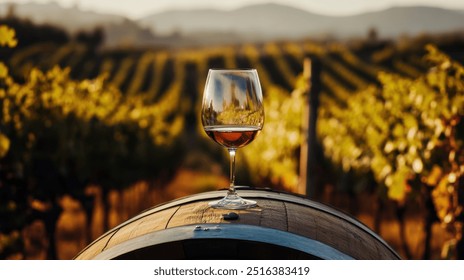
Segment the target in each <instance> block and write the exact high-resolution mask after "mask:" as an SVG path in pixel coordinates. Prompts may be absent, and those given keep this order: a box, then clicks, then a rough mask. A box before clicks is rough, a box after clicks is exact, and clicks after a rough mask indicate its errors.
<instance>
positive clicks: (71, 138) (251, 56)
mask: <svg viewBox="0 0 464 280" xmlns="http://www.w3.org/2000/svg"><path fill="white" fill-rule="evenodd" d="M23 36H24V34H19V31H18V34H17V37H18V38H19V40H18V41H19V42H18V44H17V46H16V47H14V48H8V47H3V48H2V50H1V52H0V56H1V57H0V61H3V62H4V63H5V67H6V68H7V69H8V70H7V72H8V74H7V75H3V77H2V81H1V87H2V91H1V92H0V94H1V95H0V98H1V100H0V104H1V105H2V108H3V109H2V110H3V112H2V114H3V116H2V122H1V123H0V136H1V137H2V138H0V146H2V145H3V146H4V147H8V148H7V149H5V150H6V151H5V152H3V151H2V150H0V156H3V158H2V159H1V162H2V164H1V171H2V175H1V177H0V180H1V187H0V192H1V193H2V197H1V199H0V202H1V205H2V206H1V207H2V208H0V217H1V219H2V225H1V228H0V232H1V236H0V237H1V243H0V256H1V257H2V258H7V257H9V255H12V254H14V253H16V252H17V251H20V250H21V248H22V247H21V246H22V245H21V244H20V243H21V242H20V239H21V238H20V237H19V234H18V229H20V228H21V227H22V226H24V225H25V224H28V223H30V221H31V220H33V219H34V218H36V217H41V218H43V219H45V220H47V219H48V220H51V222H50V225H49V228H53V226H56V219H57V218H56V216H57V215H58V214H59V211H60V210H59V209H58V208H59V206H58V205H57V204H56V203H55V201H56V200H57V197H58V196H60V195H64V194H70V195H72V196H73V197H75V198H77V199H78V200H79V201H81V203H82V204H83V205H86V207H87V208H86V209H88V210H87V211H88V212H87V213H92V212H91V211H92V203H93V201H94V200H93V199H94V198H93V197H92V196H91V195H89V194H88V193H86V192H85V187H86V186H88V185H92V184H95V185H99V186H102V189H103V192H104V195H105V196H106V195H107V194H108V193H109V191H110V190H123V189H127V188H129V187H130V186H132V185H134V184H136V183H137V182H140V181H143V180H146V181H148V182H150V188H158V189H159V188H163V185H166V184H168V182H170V180H171V179H172V178H173V176H175V174H176V172H177V171H178V170H179V169H182V168H184V169H189V170H207V171H208V170H209V167H208V165H212V164H213V163H216V164H218V163H219V165H220V166H222V167H223V171H224V172H226V170H227V158H226V155H225V154H224V151H223V149H221V148H220V147H217V146H216V145H215V144H214V143H212V141H210V140H209V139H207V138H206V136H205V134H204V133H203V131H202V128H201V125H200V123H199V119H198V116H199V111H200V102H201V97H202V92H203V86H204V83H205V79H206V76H207V71H208V69H209V68H256V69H257V70H258V73H259V77H260V81H261V84H262V87H263V92H264V99H265V106H266V122H265V127H264V130H263V132H262V133H261V134H260V136H258V137H257V139H256V140H255V142H254V143H253V144H251V145H250V146H249V147H247V148H246V149H243V151H241V153H240V154H239V158H238V160H239V161H241V162H240V164H239V166H241V170H239V172H240V173H239V174H238V177H239V178H240V179H238V180H240V181H241V183H242V182H243V183H248V184H252V185H255V186H262V187H270V188H273V189H281V190H286V191H292V192H295V191H296V188H297V185H298V181H299V152H300V145H301V142H302V141H303V139H304V137H303V136H302V132H301V125H302V124H301V123H302V115H303V110H304V107H305V106H306V104H307V102H308V101H307V96H306V91H305V90H304V88H305V87H306V81H305V80H304V78H303V75H302V73H303V61H304V59H305V58H308V57H309V58H311V59H313V60H317V61H319V62H320V64H321V65H322V70H321V73H320V77H319V78H320V82H321V91H320V92H319V95H318V101H319V112H318V119H319V120H318V124H319V129H318V149H319V153H318V154H317V155H315V156H316V157H317V161H318V162H319V164H318V170H319V173H318V174H317V182H318V190H319V191H318V194H317V198H318V199H319V200H321V201H325V202H327V203H333V204H335V205H337V206H339V207H341V208H345V209H346V210H347V211H351V212H354V213H353V214H357V213H356V209H353V207H352V204H346V203H344V202H343V199H342V200H340V197H344V195H345V196H346V195H347V196H349V197H354V196H358V199H359V197H360V196H362V195H366V193H367V195H368V196H369V197H368V199H374V200H375V201H376V202H377V203H378V205H384V206H385V205H391V204H392V203H393V204H394V205H395V208H394V209H396V214H397V215H396V217H398V219H399V220H400V222H401V221H402V220H401V219H404V211H406V210H407V208H406V207H405V205H406V204H405V203H404V201H406V200H405V198H404V196H402V195H403V193H405V191H400V192H401V194H398V191H397V192H396V193H395V192H393V193H391V192H389V191H388V188H385V186H387V187H388V182H387V183H386V184H384V185H382V187H380V186H378V187H377V185H379V180H376V179H378V178H377V177H376V175H378V174H375V172H374V174H372V172H364V173H363V172H358V171H359V170H361V171H362V170H365V169H366V167H365V166H366V162H362V160H365V161H367V165H369V163H370V161H369V159H368V157H361V156H359V155H358V154H359V153H361V152H359V151H358V150H357V149H356V148H353V147H351V146H356V145H355V144H356V143H355V144H353V145H351V146H350V147H351V148H350V150H349V151H343V150H342V149H340V150H336V149H333V148H332V149H331V147H333V146H334V145H335V146H336V144H334V141H344V140H340V139H337V138H336V137H335V136H334V135H333V134H336V133H334V132H333V131H330V130H335V131H336V130H337V129H340V131H338V133H339V134H340V135H342V134H343V131H345V133H346V130H347V129H353V130H355V129H358V130H359V128H353V127H349V125H346V127H348V128H346V127H345V128H343V127H341V126H338V127H337V126H336V125H335V124H334V117H337V116H338V117H342V118H345V119H349V118H354V117H362V114H358V115H356V114H352V115H350V114H349V113H348V114H347V113H346V111H344V110H346V109H347V108H352V110H353V111H356V110H357V109H356V108H357V107H353V106H355V105H353V103H354V102H356V101H353V100H359V102H360V103H356V104H358V105H356V106H361V107H362V105H363V102H368V100H363V99H362V98H361V97H359V96H360V95H363V94H364V95H363V96H367V95H372V96H375V94H376V93H375V90H374V89H377V88H379V87H382V86H384V85H390V84H391V83H397V84H398V85H400V84H401V82H402V81H397V82H394V81H391V80H388V79H389V78H388V77H387V78H386V77H385V75H388V74H394V75H398V76H400V77H402V79H409V80H414V79H418V78H420V77H421V76H423V75H426V74H427V73H428V72H429V69H430V67H431V66H430V64H429V62H428V61H427V60H426V59H424V57H425V56H426V55H427V53H428V52H427V49H426V46H427V45H428V44H430V43H433V44H434V45H435V46H436V47H437V48H438V49H439V50H441V51H443V52H444V53H446V54H447V55H449V56H450V57H451V58H452V59H453V61H457V62H459V61H461V62H462V61H464V53H463V51H462V50H463V49H464V48H463V46H464V38H460V37H457V36H454V35H442V36H430V37H428V36H423V37H420V38H410V39H404V41H401V42H399V41H390V40H379V39H372V38H371V39H359V40H353V41H349V42H338V41H315V40H302V41H291V42H290V41H281V42H264V43H248V44H240V45H228V46H213V47H210V48H191V49H175V50H172V49H163V48H161V47H160V48H157V49H128V48H126V49H124V48H121V49H108V50H105V49H99V48H98V46H95V45H91V44H86V43H82V42H75V41H73V40H68V41H67V42H60V43H56V42H53V41H51V40H50V41H44V42H34V43H30V44H28V45H26V46H22V45H21V40H20V38H21V37H23ZM453 71H455V72H459V71H462V68H456V69H454V70H453ZM390 79H392V78H390ZM460 79H461V80H459V78H458V81H457V82H456V83H459V82H461V83H462V76H460ZM399 87H400V86H399ZM437 87H438V86H437ZM361 93H363V94H361ZM455 94H456V95H457V96H458V99H457V101H453V102H455V106H459V105H460V104H461V105H462V94H463V93H462V89H460V91H458V92H457V93H455ZM380 98H384V97H380ZM459 98H460V99H459ZM459 102H461V103H459ZM364 104H368V103H364ZM353 108H354V109H353ZM405 108H406V109H405V110H410V109H411V107H405ZM408 108H409V109H408ZM458 108H459V107H458ZM398 109H399V107H398ZM379 110H380V109H379ZM453 114H455V115H456V114H457V116H461V117H462V108H460V109H459V110H457V111H456V112H454V113H453ZM459 114H461V115H459ZM371 117H372V116H371ZM373 118H374V117H373ZM380 122H381V121H379V123H380ZM458 122H459V121H458ZM353 123H356V122H355V121H354V120H353ZM359 125H362V124H359ZM381 125H383V124H379V126H381ZM455 126H456V127H457V125H455ZM460 127H462V121H461V124H460ZM343 129H344V130H343ZM461 130H462V129H461V128H459V131H458V133H462V132H460V131H461ZM348 131H349V130H348ZM336 132H337V131H336ZM348 134H349V132H348ZM456 137H457V139H459V137H460V136H459V135H458V136H456ZM5 139H8V140H5ZM334 139H335V140H334ZM355 140H356V139H355ZM355 140H353V141H355ZM358 140H359V139H358ZM331 141H332V142H331ZM382 141H383V140H382ZM460 141H461V142H459V141H458V143H457V144H456V143H454V144H455V145H462V138H461V140H460ZM2 142H3V143H8V145H6V144H2ZM348 146H349V145H348ZM457 147H459V146H457ZM2 149H3V148H2ZM393 149H394V148H392V150H393ZM353 153H355V154H356V153H358V154H356V155H353V158H354V159H353V160H352V161H351V162H346V161H344V160H343V159H344V158H345V159H346V158H349V156H347V154H349V155H351V154H353ZM461 153H462V152H461ZM459 156H462V155H459V149H458V155H456V158H457V159H456V162H458V163H459V160H461V163H462V159H459ZM416 167H417V161H416ZM461 168H462V167H461ZM458 169H459V167H458ZM374 171H375V170H374ZM442 172H445V171H444V170H442ZM366 174H367V175H366ZM379 176H380V175H379ZM380 177H381V176H380ZM31 178H33V179H31ZM58 178H59V179H58ZM461 184H462V182H461ZM458 186H459V185H458ZM460 187H462V186H460ZM213 188H217V186H214V182H213V183H211V182H209V183H208V185H205V186H203V190H208V189H213ZM192 191H196V190H192ZM26 193H28V194H29V196H30V197H28V196H27V195H26ZM333 193H335V195H333ZM337 194H338V196H337ZM340 194H341V195H340ZM459 199H462V197H461V198H459ZM31 201H35V202H38V201H40V202H41V203H43V204H44V205H47V207H45V208H46V209H47V210H46V211H41V210H38V209H39V208H40V207H31ZM398 201H402V202H403V203H401V202H400V203H399V202H398ZM417 201H420V202H419V203H417ZM415 202H416V203H415ZM105 203H109V202H105ZM352 203H353V202H352ZM409 203H410V205H413V206H412V208H414V207H416V208H417V207H419V208H420V207H421V205H422V206H423V203H424V201H422V200H420V199H417V197H413V199H412V200H411V201H409ZM354 204H356V202H354ZM4 205H6V206H4ZM89 205H90V206H89ZM398 205H400V207H398ZM418 205H419V206H418ZM460 205H462V204H460ZM379 207H380V206H379ZM385 207H387V206H385ZM42 208H43V207H42ZM140 210H142V209H137V210H134V212H137V211H140ZM358 210H359V209H358ZM400 211H403V215H398V213H399V212H400ZM45 212H46V213H47V214H46V215H45V214H43V213H45ZM12 216H14V218H12ZM443 216H446V214H445V215H443ZM53 217H55V218H53ZM456 217H458V218H459V214H457V215H456V216H453V219H455V218H456ZM107 218H108V217H107ZM107 218H106V219H107ZM376 218H379V217H376ZM439 218H440V219H441V220H443V218H444V217H439ZM439 218H437V220H436V221H438V220H439ZM459 219H460V218H459ZM53 221H54V222H53ZM377 222H379V221H375V222H373V225H372V226H373V227H375V228H376V229H377V230H379V227H380V225H379V224H376V223H377ZM448 224H449V223H448ZM108 226H109V225H108V224H106V227H108ZM398 246H403V249H404V250H405V251H403V254H404V255H406V257H409V258H421V257H422V255H418V254H413V253H411V252H408V249H407V248H406V249H405V248H404V246H407V245H405V244H399V245H398ZM52 257H53V255H52ZM428 257H431V256H430V255H429V256H428ZM432 257H437V256H436V255H435V256H432Z"/></svg>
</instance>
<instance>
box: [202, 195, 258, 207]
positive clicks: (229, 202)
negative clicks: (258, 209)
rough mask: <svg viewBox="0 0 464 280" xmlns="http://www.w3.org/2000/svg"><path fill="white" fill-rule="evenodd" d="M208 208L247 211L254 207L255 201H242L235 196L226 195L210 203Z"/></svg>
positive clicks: (242, 199)
mask: <svg viewBox="0 0 464 280" xmlns="http://www.w3.org/2000/svg"><path fill="white" fill-rule="evenodd" d="M209 206H211V207H213V208H218V209H248V208H252V207H255V206H256V201H254V200H249V199H244V198H241V197H240V196H238V195H236V194H228V195H226V196H225V197H224V198H223V199H220V200H216V201H212V202H210V203H209Z"/></svg>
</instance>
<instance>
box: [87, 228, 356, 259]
mask: <svg viewBox="0 0 464 280" xmlns="http://www.w3.org/2000/svg"><path fill="white" fill-rule="evenodd" d="M192 239H193V240H195V239H234V240H243V241H252V242H260V243H266V244H272V245H277V246H281V247H285V248H291V249H294V250H297V251H300V252H304V253H307V254H310V255H313V256H315V257H317V258H321V259H324V260H352V259H353V257H351V256H348V255H346V254H344V253H342V252H340V251H339V250H337V249H335V248H333V247H330V246H328V245H326V244H324V243H322V242H319V241H317V240H313V239H310V238H307V237H303V236H300V235H296V234H293V233H290V232H286V231H281V230H277V229H272V228H266V227H260V226H252V225H243V224H194V225H187V226H179V227H173V228H169V229H165V230H160V231H155V232H151V233H148V234H145V235H142V236H139V237H136V238H133V239H130V240H127V241H125V242H123V243H120V244H118V245H116V246H114V247H111V248H109V249H107V250H105V251H103V252H101V253H100V254H98V255H97V256H95V258H94V259H100V260H108V259H114V258H117V257H118V256H121V255H123V254H126V253H129V252H132V251H135V250H138V249H142V248H146V247H149V246H155V245H159V244H165V243H169V242H175V241H182V240H192Z"/></svg>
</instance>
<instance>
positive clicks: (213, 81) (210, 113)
mask: <svg viewBox="0 0 464 280" xmlns="http://www.w3.org/2000/svg"><path fill="white" fill-rule="evenodd" d="M201 121H202V124H203V128H204V130H205V132H206V134H207V135H208V136H209V137H210V138H211V139H213V140H214V141H216V142H217V143H218V144H220V145H222V146H224V147H225V148H227V150H228V151H229V156H230V185H229V189H228V191H227V194H226V196H225V197H224V198H222V199H221V200H218V201H213V202H211V203H210V204H209V205H210V206H211V207H213V208H222V209H247V208H251V207H254V206H256V201H252V200H248V199H243V198H242V197H240V196H239V195H238V194H237V192H236V190H235V154H236V151H237V149H238V148H241V147H243V146H245V145H248V144H249V143H250V142H252V141H253V140H254V139H255V137H256V135H258V133H259V132H260V131H261V129H262V128H263V125H264V106H263V94H262V91H261V85H260V83H259V77H258V72H257V71H256V69H210V70H209V72H208V77H207V79H206V84H205V89H204V93H203V103H202V107H201Z"/></svg>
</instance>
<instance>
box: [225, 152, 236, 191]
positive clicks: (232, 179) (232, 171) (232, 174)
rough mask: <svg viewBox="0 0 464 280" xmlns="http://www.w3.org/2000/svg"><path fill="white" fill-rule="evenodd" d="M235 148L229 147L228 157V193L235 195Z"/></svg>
mask: <svg viewBox="0 0 464 280" xmlns="http://www.w3.org/2000/svg"><path fill="white" fill-rule="evenodd" d="M236 150H237V149H229V157H230V177H229V179H230V180H229V182H230V185H229V191H228V193H227V194H228V195H235V152H236Z"/></svg>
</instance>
